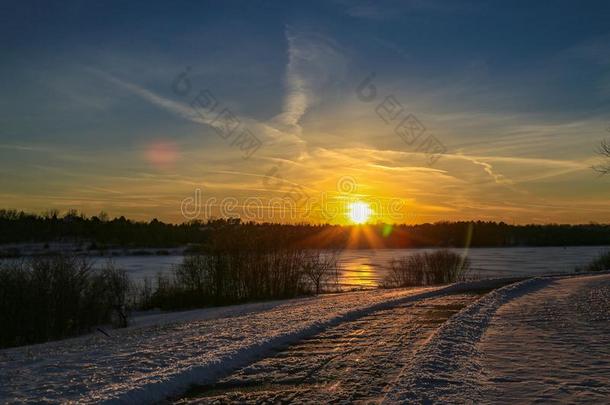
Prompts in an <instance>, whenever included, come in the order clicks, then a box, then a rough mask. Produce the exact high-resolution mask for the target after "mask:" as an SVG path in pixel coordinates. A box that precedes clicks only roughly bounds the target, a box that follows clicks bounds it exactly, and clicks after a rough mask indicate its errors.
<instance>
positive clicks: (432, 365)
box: [383, 278, 552, 403]
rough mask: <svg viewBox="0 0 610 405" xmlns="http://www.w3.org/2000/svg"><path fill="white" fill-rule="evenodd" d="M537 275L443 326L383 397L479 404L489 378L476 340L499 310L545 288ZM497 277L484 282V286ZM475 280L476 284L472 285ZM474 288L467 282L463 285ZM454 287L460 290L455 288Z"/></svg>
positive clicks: (491, 296)
mask: <svg viewBox="0 0 610 405" xmlns="http://www.w3.org/2000/svg"><path fill="white" fill-rule="evenodd" d="M551 281H552V279H550V278H534V279H528V280H525V281H521V282H518V283H516V284H512V285H508V286H506V287H503V288H500V289H498V290H495V291H493V292H491V293H489V294H487V295H486V296H485V297H483V298H482V299H480V300H479V301H477V302H475V303H474V304H472V305H470V306H468V307H467V308H465V309H464V310H462V311H461V312H460V313H458V314H457V315H456V316H454V317H452V318H451V319H449V320H448V321H447V322H446V323H445V324H443V325H442V326H441V327H440V328H439V329H438V330H437V331H436V333H435V334H434V335H433V336H432V337H431V338H430V341H429V342H428V343H427V344H426V345H424V346H423V347H422V349H420V350H419V351H418V353H417V354H416V356H415V359H414V360H413V362H412V363H411V366H409V368H407V369H405V370H403V371H402V372H401V374H400V375H399V377H398V379H397V381H396V382H395V383H394V385H393V387H392V388H391V389H390V390H389V391H388V393H387V394H386V396H385V398H384V401H383V402H384V403H405V402H408V403H435V402H442V403H480V400H481V395H482V393H481V391H482V388H481V383H482V381H484V379H485V376H484V375H483V374H482V368H481V366H480V363H479V361H478V360H479V353H478V352H477V347H476V343H477V342H478V340H479V339H480V338H481V336H482V335H483V333H484V331H485V329H486V327H487V325H488V324H489V322H490V321H491V318H492V316H493V315H494V313H495V312H496V311H497V309H498V308H499V307H500V306H502V305H503V304H505V303H506V302H508V301H510V300H512V299H515V298H517V297H519V296H521V295H523V294H526V293H529V292H533V291H536V290H538V289H540V288H543V287H545V286H546V285H547V284H549V283H550V282H551ZM494 283H497V282H494V281H491V280H486V281H485V282H481V283H480V284H481V288H485V287H490V286H493V284H494ZM473 284H474V283H473ZM466 287H469V288H472V285H463V286H462V288H466ZM454 288H459V285H458V286H455V287H454Z"/></svg>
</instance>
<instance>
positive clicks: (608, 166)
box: [593, 140, 610, 175]
mask: <svg viewBox="0 0 610 405" xmlns="http://www.w3.org/2000/svg"><path fill="white" fill-rule="evenodd" d="M597 153H599V154H600V155H601V156H603V157H604V158H605V159H606V160H607V161H606V162H605V163H603V164H600V165H595V166H593V170H595V171H596V172H598V173H600V174H601V175H604V174H608V173H610V143H609V142H608V141H606V140H603V141H601V143H600V144H599V146H598V147H597Z"/></svg>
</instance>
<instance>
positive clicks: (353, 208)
mask: <svg viewBox="0 0 610 405" xmlns="http://www.w3.org/2000/svg"><path fill="white" fill-rule="evenodd" d="M372 214H373V211H372V210H371V207H370V206H369V205H368V204H367V203H365V202H362V201H357V202H353V203H351V204H349V205H348V213H347V215H348V217H349V219H350V220H351V221H352V222H354V223H356V224H363V223H365V222H366V221H368V220H369V218H370V217H371V215H372Z"/></svg>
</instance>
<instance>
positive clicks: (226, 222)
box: [0, 210, 610, 250]
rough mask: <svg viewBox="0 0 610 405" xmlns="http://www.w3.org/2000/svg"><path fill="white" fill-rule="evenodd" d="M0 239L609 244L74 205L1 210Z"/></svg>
mask: <svg viewBox="0 0 610 405" xmlns="http://www.w3.org/2000/svg"><path fill="white" fill-rule="evenodd" d="M0 230H1V232H0V243H4V244H6V243H34V242H38V243H41V242H42V243H46V242H75V243H81V244H85V245H86V246H89V247H90V248H91V249H94V248H95V249H100V248H102V247H104V246H119V247H175V246H184V245H187V244H191V245H193V246H195V249H200V250H205V249H206V246H208V245H209V244H210V241H211V240H212V236H214V235H217V234H219V233H223V234H228V235H231V237H235V238H238V240H239V238H241V237H243V235H244V234H247V235H248V237H252V236H253V235H257V234H265V235H273V237H274V240H275V243H277V244H281V245H282V246H285V247H299V248H314V249H320V248H329V249H343V248H346V247H350V248H411V247H464V246H471V247H496V246H497V247H500V246H580V245H608V244H610V225H607V224H581V225H569V224H546V225H510V224H507V223H504V222H484V221H459V222H436V223H425V224H417V225H404V224H401V225H389V224H373V225H364V226H363V225H350V226H345V225H329V224H324V225H312V224H296V225H294V224H277V223H255V222H242V221H241V220H239V219H211V220H208V221H188V222H184V223H181V224H172V223H164V222H162V221H159V220H157V219H152V220H151V221H147V222H146V221H134V220H130V219H127V218H125V217H123V216H121V217H117V218H113V219H110V218H109V217H108V215H107V214H105V213H100V214H99V215H95V216H90V217H88V216H86V215H84V214H82V213H78V212H76V211H74V210H71V211H68V212H66V213H65V214H63V215H60V214H59V213H58V212H57V211H50V212H45V213H43V214H32V213H26V212H23V211H14V210H0Z"/></svg>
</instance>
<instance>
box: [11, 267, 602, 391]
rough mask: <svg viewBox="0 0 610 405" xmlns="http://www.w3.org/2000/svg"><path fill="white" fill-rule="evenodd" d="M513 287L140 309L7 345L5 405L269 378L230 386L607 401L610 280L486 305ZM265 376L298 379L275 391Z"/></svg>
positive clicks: (539, 284)
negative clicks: (127, 319)
mask: <svg viewBox="0 0 610 405" xmlns="http://www.w3.org/2000/svg"><path fill="white" fill-rule="evenodd" d="M513 281H515V280H513ZM505 284H507V280H502V281H489V280H488V281H483V282H478V283H469V284H460V285H454V286H449V287H443V288H439V287H434V288H421V289H412V290H371V291H361V292H353V293H345V294H334V295H326V296H321V297H317V298H305V299H295V300H289V301H276V302H267V303H255V304H247V305H239V306H232V307H224V308H211V309H205V310H196V311H187V312H181V313H172V314H152V315H150V314H149V315H146V316H140V317H138V318H137V319H136V322H135V324H134V325H133V326H132V327H130V328H127V329H124V330H114V331H110V333H111V337H110V338H108V337H106V336H104V335H103V334H99V333H98V334H93V335H88V336H83V337H79V338H74V339H69V340H65V341H60V342H52V343H46V344H41V345H34V346H28V347H22V348H14V349H7V350H2V351H0V402H16V401H51V402H69V401H74V402H85V403H86V402H99V401H116V402H129V403H133V402H135V403H141V402H149V401H154V400H163V399H165V398H168V397H172V398H175V399H178V398H180V397H181V396H182V395H184V393H185V392H186V391H187V390H188V389H189V387H190V386H191V385H192V384H197V385H199V386H200V387H203V388H200V389H199V391H197V390H195V392H194V394H193V395H191V396H190V399H185V400H186V401H188V402H190V401H195V402H204V403H205V402H208V401H209V400H211V399H212V398H213V397H214V395H216V393H214V392H212V393H211V394H210V392H209V391H210V390H212V391H213V390H214V386H215V384H216V383H221V385H222V384H225V387H230V386H237V387H240V386H241V385H250V386H251V385H252V384H253V383H255V384H259V385H258V386H257V387H258V388H257V389H256V390H254V391H256V394H248V395H246V396H244V395H243V393H242V394H239V392H238V393H235V390H233V391H231V392H228V391H227V392H224V393H221V394H219V395H221V396H220V398H224V399H225V400H230V399H231V398H233V400H236V401H241V400H243V399H244V398H246V399H247V398H250V399H252V400H254V399H255V398H258V399H266V400H271V401H272V402H273V398H276V396H277V395H279V396H278V397H277V398H282V399H283V400H290V398H292V399H293V400H297V399H298V400H299V401H301V402H307V401H308V397H309V398H310V399H309V401H310V402H311V401H314V400H315V399H314V396H315V395H318V397H315V398H317V400H318V401H320V400H330V399H331V398H336V399H337V400H346V399H347V400H356V399H368V400H371V399H372V400H374V401H376V402H378V401H385V402H388V403H392V402H404V401H409V402H413V401H415V402H422V401H431V402H447V401H448V402H475V403H486V402H487V403H489V402H496V400H497V399H499V400H504V401H505V402H510V401H511V400H512V399H517V400H518V401H520V402H523V401H525V402H530V401H535V400H542V401H548V400H551V399H559V400H563V401H567V402H580V401H585V400H590V401H598V402H599V401H600V400H601V399H603V398H606V399H607V396H608V391H607V387H608V385H609V383H610V379H609V376H610V371H609V370H610V352H609V350H610V349H608V347H610V341H609V337H610V329H609V324H610V322H608V320H609V319H608V314H609V305H610V304H609V302H610V292H609V288H610V275H599V276H592V277H591V276H588V277H574V278H536V279H529V280H525V281H519V282H516V283H513V284H510V285H507V286H505V287H502V288H498V289H496V290H494V291H493V292H491V293H488V294H486V295H484V296H483V298H481V299H478V300H477V296H476V295H475V294H481V293H482V292H481V291H480V289H481V288H490V287H499V286H500V285H505ZM473 288H474V290H475V291H474V293H468V294H464V292H465V291H467V290H473ZM458 293H459V294H458ZM463 307H464V309H462V310H461V311H460V309H461V308H463ZM457 311H460V312H459V313H457V314H455V313H456V312H457ZM454 314H455V315H454ZM452 315H453V316H452ZM545 364H549V366H548V367H547V368H545V366H544V365H545ZM295 378H296V379H295ZM282 379H283V380H282ZM261 381H263V382H264V381H267V382H269V381H272V382H273V381H284V382H285V383H286V384H288V385H290V384H293V386H290V387H287V386H280V387H279V388H278V386H274V387H271V388H269V389H268V390H267V388H265V387H262V388H261V385H260V383H261ZM295 381H296V382H298V386H294V382H295ZM276 385H277V384H276ZM206 387H207V388H206ZM322 388H324V389H325V390H327V391H324V390H322ZM229 391H230V390H229ZM295 392H296V393H297V394H299V395H300V396H292V397H290V394H291V393H295ZM325 392H326V393H327V395H325V396H324V395H323V396H320V393H325ZM314 393H315V395H314ZM297 394H295V395H297ZM301 394H303V395H305V396H303V395H301ZM347 394H350V395H351V396H347V397H346V396H345V395H347ZM227 395H228V396H227ZM231 395H233V397H231ZM240 395H241V396H240ZM286 395H288V396H286Z"/></svg>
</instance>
